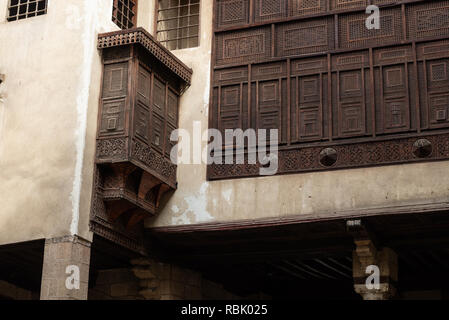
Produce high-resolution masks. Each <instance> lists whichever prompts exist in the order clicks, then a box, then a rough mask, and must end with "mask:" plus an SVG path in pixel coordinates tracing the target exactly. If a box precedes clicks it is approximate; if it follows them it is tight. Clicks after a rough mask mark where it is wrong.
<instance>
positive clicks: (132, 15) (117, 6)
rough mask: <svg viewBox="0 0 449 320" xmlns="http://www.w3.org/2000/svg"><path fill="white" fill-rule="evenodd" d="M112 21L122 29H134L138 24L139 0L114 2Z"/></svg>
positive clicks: (118, 0) (115, 0)
mask: <svg viewBox="0 0 449 320" xmlns="http://www.w3.org/2000/svg"><path fill="white" fill-rule="evenodd" d="M112 21H114V23H115V24H116V25H118V26H119V27H120V28H121V29H130V28H134V27H135V26H136V23H137V0H114V6H113V8H112Z"/></svg>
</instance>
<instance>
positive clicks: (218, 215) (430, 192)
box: [146, 0, 449, 227]
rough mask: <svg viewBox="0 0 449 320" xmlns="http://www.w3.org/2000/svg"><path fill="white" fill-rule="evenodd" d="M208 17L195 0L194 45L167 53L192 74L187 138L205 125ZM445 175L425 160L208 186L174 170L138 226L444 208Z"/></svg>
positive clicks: (183, 169)
mask: <svg viewBox="0 0 449 320" xmlns="http://www.w3.org/2000/svg"><path fill="white" fill-rule="evenodd" d="M212 13H213V10H212V1H211V0H207V1H206V0H203V1H201V42H200V47H198V48H191V49H186V50H178V51H174V53H175V54H176V55H177V56H178V57H179V58H180V59H181V60H182V61H183V62H185V63H186V64H187V65H188V66H189V67H191V68H192V69H193V81H192V86H191V87H190V88H189V89H188V91H187V92H186V93H185V94H184V95H183V96H182V98H181V103H180V104H181V105H180V127H181V128H184V129H187V130H188V131H190V132H191V133H192V126H193V122H194V121H200V122H201V125H202V128H203V129H205V128H207V125H208V103H209V90H210V62H211V54H210V53H211V36H212ZM448 172H449V162H433V163H419V164H408V165H396V166H383V167H374V168H364V169H352V170H340V171H331V172H319V173H305V174H295V175H284V176H275V177H263V178H250V179H237V180H227V181H215V182H208V181H206V166H205V165H179V166H178V183H179V185H178V190H177V191H176V192H175V194H174V195H173V196H172V197H171V198H170V200H169V201H168V203H167V204H166V206H165V207H164V209H163V210H162V212H161V214H160V215H159V216H158V217H157V218H155V219H151V220H148V221H146V226H147V227H162V226H179V225H184V224H200V223H208V222H230V221H238V220H257V219H283V218H288V217H291V216H296V215H309V214H314V215H319V216H321V217H331V216H334V215H336V214H341V213H345V212H351V214H354V213H357V212H358V211H363V210H366V209H378V210H380V211H382V210H383V208H387V207H401V206H409V205H410V206H413V205H427V204H442V205H447V203H448V200H449V175H448V174H447V173H448Z"/></svg>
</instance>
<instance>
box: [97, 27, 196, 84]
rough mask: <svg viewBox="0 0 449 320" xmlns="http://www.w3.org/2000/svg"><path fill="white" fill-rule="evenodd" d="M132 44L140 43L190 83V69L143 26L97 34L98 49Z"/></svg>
mask: <svg viewBox="0 0 449 320" xmlns="http://www.w3.org/2000/svg"><path fill="white" fill-rule="evenodd" d="M132 44H141V45H142V46H143V47H144V48H145V49H146V50H147V51H148V53H150V54H151V55H152V56H154V57H155V58H156V59H158V60H159V61H160V62H161V63H162V64H163V65H165V66H166V67H168V68H169V69H170V70H171V71H172V72H173V73H174V74H176V75H177V76H178V77H180V78H181V79H182V80H183V81H184V82H185V83H186V84H187V85H190V84H191V79H192V73H193V71H192V69H190V68H189V67H187V66H186V65H185V64H184V63H183V62H182V61H181V60H179V59H178V58H177V57H176V56H175V55H174V54H173V53H171V52H170V51H169V50H168V49H167V48H165V47H164V46H163V45H162V44H161V43H159V42H158V41H157V40H156V39H155V38H154V37H153V36H152V35H151V34H150V33H149V32H148V31H146V30H145V29H144V28H142V27H139V28H132V29H126V30H120V31H114V32H108V33H102V34H99V35H98V49H106V48H112V47H119V46H127V45H132Z"/></svg>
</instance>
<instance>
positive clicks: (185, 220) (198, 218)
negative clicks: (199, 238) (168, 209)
mask: <svg viewBox="0 0 449 320" xmlns="http://www.w3.org/2000/svg"><path fill="white" fill-rule="evenodd" d="M208 189H209V183H208V182H205V183H203V184H202V185H201V188H200V189H199V191H198V192H197V193H196V194H195V195H192V196H188V197H185V198H184V201H185V203H186V205H187V208H186V209H185V210H184V211H183V213H182V214H181V215H180V216H177V217H173V218H172V224H173V225H179V224H191V223H204V222H209V221H212V220H215V219H214V217H213V216H212V215H211V214H210V213H209V212H208V211H207V191H208ZM172 211H173V207H172ZM190 217H192V219H191V218H190Z"/></svg>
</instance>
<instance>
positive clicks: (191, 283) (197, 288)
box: [131, 259, 202, 300]
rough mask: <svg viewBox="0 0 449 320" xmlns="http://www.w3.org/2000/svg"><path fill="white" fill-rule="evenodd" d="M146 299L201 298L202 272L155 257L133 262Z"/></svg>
mask: <svg viewBox="0 0 449 320" xmlns="http://www.w3.org/2000/svg"><path fill="white" fill-rule="evenodd" d="M131 263H132V264H133V265H134V267H133V272H134V274H135V276H136V277H137V278H138V279H139V280H140V281H139V285H140V288H141V290H140V291H139V294H140V295H142V296H143V297H144V298H145V299H146V300H180V299H188V300H201V299H202V295H201V280H202V279H201V274H199V273H198V272H195V271H192V270H188V269H184V268H180V267H178V266H175V265H172V264H167V263H161V262H157V261H155V260H153V259H137V260H133V261H132V262H131Z"/></svg>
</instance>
